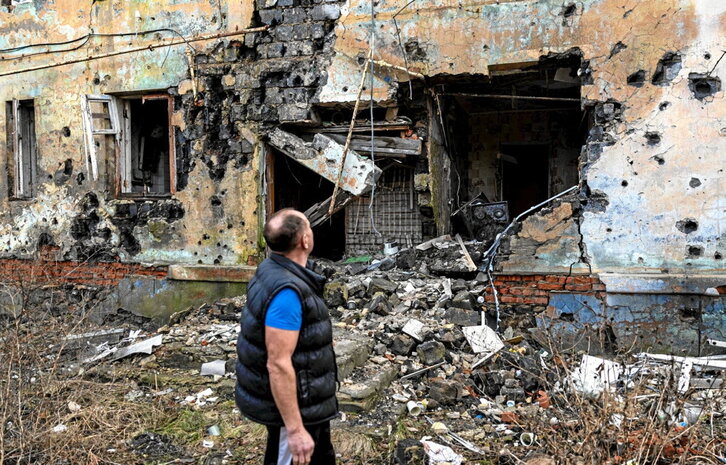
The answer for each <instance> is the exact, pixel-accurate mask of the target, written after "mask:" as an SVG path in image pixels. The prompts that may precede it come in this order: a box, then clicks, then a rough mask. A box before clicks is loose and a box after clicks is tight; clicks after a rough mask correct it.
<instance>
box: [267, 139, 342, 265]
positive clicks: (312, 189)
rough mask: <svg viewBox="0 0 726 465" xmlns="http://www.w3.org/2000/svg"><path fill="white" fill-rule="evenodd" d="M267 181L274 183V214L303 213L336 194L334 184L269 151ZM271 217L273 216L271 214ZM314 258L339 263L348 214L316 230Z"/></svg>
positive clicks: (328, 221)
mask: <svg viewBox="0 0 726 465" xmlns="http://www.w3.org/2000/svg"><path fill="white" fill-rule="evenodd" d="M269 168H271V170H270V171H271V173H269V176H268V179H270V180H272V184H273V185H272V186H271V187H272V189H270V193H272V199H270V200H271V202H270V203H271V205H272V211H273V212H274V211H277V210H281V209H283V208H294V209H296V210H299V211H302V212H304V211H305V210H307V209H308V208H310V207H312V206H313V205H315V204H317V203H319V202H322V201H324V200H325V199H328V198H329V197H330V196H331V195H332V194H333V187H334V186H333V183H332V182H330V181H328V180H327V179H325V178H323V177H322V176H320V175H319V174H317V173H315V172H314V171H311V170H310V169H308V168H306V167H304V166H302V165H301V164H299V163H297V162H296V161H294V160H291V159H290V157H288V156H285V155H283V154H281V153H279V152H277V151H274V150H270V151H269V154H268V169H269ZM269 213H272V212H269ZM313 231H314V233H315V247H314V248H313V252H312V255H313V256H314V257H319V258H326V259H329V260H340V259H341V258H342V257H343V255H344V254H345V210H342V211H339V212H337V213H335V214H334V215H333V216H332V217H331V218H329V219H328V220H326V221H324V222H323V223H321V224H319V225H318V226H315V227H314V228H313Z"/></svg>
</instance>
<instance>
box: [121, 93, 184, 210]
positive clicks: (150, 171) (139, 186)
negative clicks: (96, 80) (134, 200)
mask: <svg viewBox="0 0 726 465" xmlns="http://www.w3.org/2000/svg"><path fill="white" fill-rule="evenodd" d="M121 101H122V102H123V109H122V115H123V128H122V137H121V156H120V164H119V165H120V166H119V167H120V185H121V194H131V195H141V196H154V195H168V194H170V193H171V192H172V185H173V182H172V179H173V177H174V173H173V168H174V166H175V162H174V151H173V146H174V144H173V140H172V138H171V131H170V128H171V124H170V119H171V112H172V108H171V104H172V101H171V98H170V97H169V96H168V95H147V96H143V97H141V98H123V99H122V100H121Z"/></svg>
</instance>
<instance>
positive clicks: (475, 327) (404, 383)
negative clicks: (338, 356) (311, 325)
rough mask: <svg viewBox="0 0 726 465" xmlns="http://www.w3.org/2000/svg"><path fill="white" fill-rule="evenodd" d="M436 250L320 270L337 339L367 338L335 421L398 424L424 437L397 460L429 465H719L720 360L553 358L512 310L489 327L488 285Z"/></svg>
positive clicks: (459, 257) (453, 247) (452, 255)
mask: <svg viewBox="0 0 726 465" xmlns="http://www.w3.org/2000/svg"><path fill="white" fill-rule="evenodd" d="M437 245H438V246H437V247H431V248H429V249H428V250H427V251H421V250H415V249H409V250H405V251H402V252H400V253H399V254H398V256H396V257H381V258H380V259H379V260H373V261H372V264H368V265H366V264H361V263H355V264H353V265H351V264H345V263H343V264H339V265H336V266H335V267H334V268H335V270H334V271H332V272H331V271H330V270H328V272H327V274H328V275H329V278H330V279H329V283H328V285H327V287H326V300H327V302H328V304H329V307H330V308H331V312H332V313H333V315H334V317H335V319H336V323H335V326H336V328H337V334H336V339H339V340H340V339H342V340H350V339H353V340H355V339H364V340H365V339H368V340H369V344H368V345H367V346H366V345H362V346H360V347H359V348H358V350H359V351H363V352H366V351H370V355H369V357H368V359H367V360H366V361H364V362H361V363H360V366H359V367H357V368H355V369H354V370H352V371H351V370H346V371H345V372H344V375H345V376H344V377H343V379H341V381H342V384H341V389H340V396H339V398H340V401H341V406H342V409H343V410H344V411H345V412H346V415H344V419H343V422H342V424H344V425H346V427H351V426H352V427H355V426H367V427H369V428H372V432H373V434H378V435H380V436H381V437H385V435H386V433H387V432H388V433H390V429H391V426H390V425H396V424H397V423H400V422H401V421H403V422H405V424H406V425H408V427H409V430H408V431H409V432H410V433H412V435H413V436H414V437H415V435H416V434H418V435H419V438H418V439H419V440H418V441H413V442H412V438H411V437H410V436H409V437H406V438H405V440H401V441H400V443H399V444H398V447H397V448H396V452H395V453H394V457H395V459H396V460H397V463H400V464H409V463H410V464H413V463H421V462H417V461H416V460H417V458H420V457H422V456H424V455H427V456H428V457H429V459H430V460H431V463H458V462H457V461H458V460H464V459H469V460H477V459H479V460H483V459H486V460H492V461H494V462H492V463H531V464H549V463H583V464H584V463H607V464H626V463H627V464H636V463H637V464H646V463H653V464H655V463H676V462H678V461H679V460H681V459H682V458H683V457H694V458H696V459H697V458H698V457H701V456H702V457H708V458H706V459H702V460H703V462H702V463H723V462H726V444H724V442H723V441H724V439H726V436H725V434H726V430H724V427H723V415H724V413H726V397H725V396H724V392H723V391H722V390H721V387H722V381H721V379H722V374H723V371H722V370H723V369H724V368H726V360H724V361H721V362H718V360H719V357H716V358H713V357H701V358H681V359H679V358H672V357H667V356H656V355H652V354H623V353H620V354H611V355H610V357H611V358H612V359H613V360H608V359H605V358H597V357H591V356H589V355H588V354H586V353H583V352H580V353H567V354H563V353H559V352H558V350H557V349H556V347H553V346H552V345H551V344H547V341H546V340H544V341H543V340H542V337H541V334H540V333H538V332H535V331H530V329H533V328H535V327H536V323H535V316H536V315H535V314H533V313H532V312H531V311H529V312H528V314H527V315H523V314H522V313H521V312H518V311H517V308H516V307H512V306H507V308H506V309H505V311H503V312H502V315H501V318H502V319H501V322H500V329H502V331H501V332H500V333H499V334H497V333H495V332H494V331H492V330H491V329H490V328H489V327H488V326H486V323H487V322H489V323H490V325H491V326H495V324H496V315H494V314H493V311H492V309H491V307H492V306H491V305H487V304H486V303H485V298H484V296H485V292H486V289H487V287H488V286H489V282H488V279H487V276H486V275H484V274H481V273H479V274H476V273H474V274H475V276H474V277H471V275H470V277H469V278H468V279H463V278H461V277H459V276H461V273H463V272H466V271H465V270H466V257H465V254H464V253H462V252H461V248H460V247H459V245H458V244H457V243H456V242H454V241H449V242H448V243H446V244H445V245H444V244H440V243H439V244H437ZM471 246H472V244H470V247H469V248H473V247H471ZM425 252H429V254H430V255H429V256H428V257H426V259H425V260H422V259H421V257H422V253H425ZM410 255H414V256H415V258H414V259H411V258H410ZM469 255H470V256H471V257H476V259H477V260H478V259H479V258H480V257H481V255H480V254H479V255H477V254H476V251H474V250H471V251H469ZM432 263H433V264H435V265H434V266H431V265H430V264H432ZM442 264H446V265H443V266H442ZM400 265H402V266H400ZM452 265H453V266H452ZM447 266H448V270H447V268H446V267H447ZM541 310H542V311H544V310H545V307H541ZM535 336H537V337H536V338H535ZM336 351H338V350H337V349H336ZM343 352H345V351H343ZM616 359H617V361H614V360H616ZM346 360H347V359H346ZM694 367H695V368H694ZM693 370H695V371H693ZM691 375H693V376H694V378H693V379H694V380H697V382H696V383H695V384H691V385H690V387H689V386H688V385H687V384H684V383H685V382H686V381H685V380H687V379H691V378H690V376H691ZM422 418H423V419H425V420H426V421H425V422H422V421H421V419H422ZM386 427H388V431H386ZM422 437H423V438H422ZM432 437H433V438H434V439H432ZM432 441H436V442H432ZM432 444H438V445H432ZM442 445H445V446H446V447H449V448H450V449H451V450H450V451H448V450H443V449H441V448H439V446H442ZM416 448H419V449H421V450H420V451H419V452H415V450H414V449H416ZM412 451H413V452H412ZM450 452H451V453H454V455H451V454H450ZM452 457H453V458H452ZM681 463H683V462H681ZM687 463H690V462H687ZM694 463H701V462H694Z"/></svg>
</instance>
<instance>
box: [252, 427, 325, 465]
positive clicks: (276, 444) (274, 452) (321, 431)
mask: <svg viewBox="0 0 726 465" xmlns="http://www.w3.org/2000/svg"><path fill="white" fill-rule="evenodd" d="M305 429H306V430H308V433H310V436H312V438H313V441H314V442H315V449H314V450H313V457H312V459H311V460H310V465H335V450H333V443H332V442H331V441H330V422H329V421H326V422H325V423H320V424H317V425H308V426H305ZM290 463H292V459H291V458H290V456H289V450H288V447H287V432H286V431H285V430H284V428H281V427H279V426H268V427H267V450H266V451H265V465H290Z"/></svg>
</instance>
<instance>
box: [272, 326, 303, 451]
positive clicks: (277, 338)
mask: <svg viewBox="0 0 726 465" xmlns="http://www.w3.org/2000/svg"><path fill="white" fill-rule="evenodd" d="M298 336H299V331H289V330H285V329H277V328H272V327H269V326H266V327H265V345H266V346H267V371H268V372H269V374H270V387H271V388H272V396H273V397H274V399H275V404H276V405H277V409H278V410H279V411H280V415H282V420H283V421H284V422H285V428H286V429H287V434H288V444H289V445H290V451H291V452H292V456H293V464H295V465H305V464H307V463H309V462H310V458H311V457H312V454H313V449H314V448H315V443H314V442H313V439H312V437H310V434H308V432H307V430H306V429H305V427H304V426H303V422H302V417H301V415H300V407H299V405H298V403H297V379H296V376H295V368H294V367H293V365H292V354H293V352H294V351H295V346H296V345H297V340H298Z"/></svg>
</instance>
